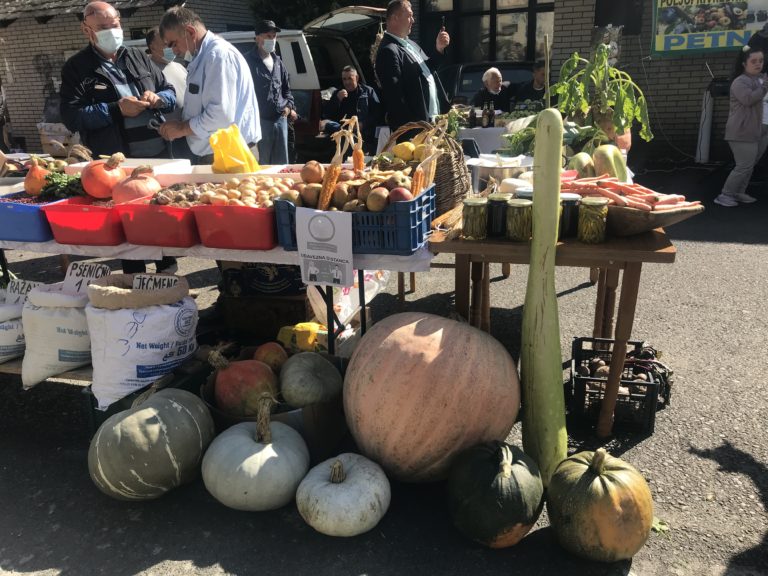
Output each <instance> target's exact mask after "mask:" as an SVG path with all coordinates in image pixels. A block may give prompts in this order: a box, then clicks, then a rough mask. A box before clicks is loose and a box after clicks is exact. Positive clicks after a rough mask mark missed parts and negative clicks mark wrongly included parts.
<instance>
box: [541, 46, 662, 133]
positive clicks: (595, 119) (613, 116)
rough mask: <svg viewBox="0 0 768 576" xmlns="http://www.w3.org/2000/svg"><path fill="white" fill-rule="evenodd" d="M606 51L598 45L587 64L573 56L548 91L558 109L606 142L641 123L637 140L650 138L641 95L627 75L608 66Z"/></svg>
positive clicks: (580, 58) (648, 121)
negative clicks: (600, 134)
mask: <svg viewBox="0 0 768 576" xmlns="http://www.w3.org/2000/svg"><path fill="white" fill-rule="evenodd" d="M608 54H609V47H608V45H607V44H600V45H599V46H598V47H597V48H596V49H595V51H594V53H593V55H592V58H591V59H590V60H585V59H584V58H582V57H581V56H579V54H578V52H574V53H573V55H571V57H570V58H569V59H568V60H566V61H565V63H563V66H562V68H561V69H560V80H559V82H557V84H555V85H553V86H552V88H551V92H552V94H555V95H557V97H558V104H557V107H558V108H559V109H560V112H562V114H563V115H564V116H566V117H570V118H571V119H573V120H575V121H576V122H578V123H580V124H585V125H587V124H592V125H594V126H596V127H598V128H600V129H601V130H602V131H603V132H605V134H606V135H608V137H609V138H613V137H614V135H616V134H619V135H621V134H624V132H625V131H626V130H628V129H630V128H631V127H632V122H633V121H635V120H636V121H637V122H639V123H640V137H641V138H642V139H643V140H646V141H650V140H651V139H652V138H653V133H652V132H651V127H650V120H649V117H648V105H647V102H646V100H645V95H644V94H643V91H642V90H640V88H639V87H638V85H637V84H635V83H634V82H633V81H632V78H631V77H630V76H629V74H627V73H626V72H623V71H621V70H619V69H618V68H614V67H613V66H611V65H610V64H609V63H608Z"/></svg>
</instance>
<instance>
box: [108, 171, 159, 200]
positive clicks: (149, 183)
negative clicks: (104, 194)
mask: <svg viewBox="0 0 768 576" xmlns="http://www.w3.org/2000/svg"><path fill="white" fill-rule="evenodd" d="M161 188H162V186H160V183H159V182H158V181H157V180H155V172H154V171H153V170H152V166H147V165H142V166H137V167H136V168H134V169H133V172H131V175H130V176H128V178H124V179H123V180H120V182H118V183H117V184H115V186H114V188H112V200H113V201H114V202H115V204H123V203H125V202H130V201H131V200H136V199H138V198H145V197H146V196H152V195H153V194H155V193H157V192H159V191H160V190H161Z"/></svg>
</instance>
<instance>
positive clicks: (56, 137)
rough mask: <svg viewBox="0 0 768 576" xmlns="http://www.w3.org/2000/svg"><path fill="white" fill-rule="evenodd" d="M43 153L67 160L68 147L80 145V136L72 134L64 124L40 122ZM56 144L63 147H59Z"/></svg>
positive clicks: (38, 128)
mask: <svg viewBox="0 0 768 576" xmlns="http://www.w3.org/2000/svg"><path fill="white" fill-rule="evenodd" d="M37 131H38V133H39V134H40V144H41V145H42V148H43V152H44V153H46V154H50V155H51V156H53V157H55V158H66V157H67V151H68V147H69V146H71V145H73V144H79V143H80V134H78V133H77V132H74V133H73V132H70V131H69V130H68V129H67V127H66V126H64V124H55V123H50V122H40V123H39V124H38V125H37ZM54 142H58V143H60V144H62V145H63V147H61V146H57V145H56V144H54Z"/></svg>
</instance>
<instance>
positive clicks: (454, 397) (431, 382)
mask: <svg viewBox="0 0 768 576" xmlns="http://www.w3.org/2000/svg"><path fill="white" fill-rule="evenodd" d="M519 406H520V385H519V382H518V376H517V369H516V367H515V363H514V361H513V360H512V357H511V356H510V355H509V353H508V352H507V350H506V349H505V348H504V346H502V345H501V344H500V343H499V342H498V341H497V340H495V339H494V338H493V337H491V336H490V335H488V334H486V333H485V332H482V331H480V330H477V329H476V328H472V327H471V326H469V325H468V324H464V323H460V322H456V321H454V320H449V319H447V318H443V317H440V316H435V315H432V314H424V313H416V312H411V313H404V314H395V315H392V316H390V317H388V318H385V319H384V320H382V321H381V322H378V323H377V324H375V325H374V326H373V327H372V328H371V329H370V330H369V331H368V332H367V333H366V335H365V336H364V337H363V339H362V341H361V342H360V344H359V345H358V347H357V348H356V350H355V352H354V354H353V355H352V358H351V360H350V364H349V367H348V368H347V372H346V377H345V380H344V411H345V413H346V418H347V424H348V425H349V429H350V431H351V432H352V435H353V437H354V439H355V440H356V442H357V445H358V446H359V447H360V450H361V451H362V452H363V454H365V455H366V456H368V457H369V458H370V459H372V460H374V461H375V462H378V463H379V464H381V465H382V466H383V467H384V470H386V471H387V473H388V474H390V475H392V476H393V477H395V478H397V479H400V480H404V481H411V482H424V481H432V480H437V479H440V478H442V477H444V476H445V475H446V473H447V469H448V466H449V465H450V463H451V459H452V458H453V456H454V455H455V454H457V453H458V452H461V451H462V450H464V449H466V448H468V447H470V446H474V445H476V444H479V443H481V442H486V441H491V440H504V439H505V438H506V437H507V434H508V433H509V430H510V429H511V428H512V426H513V425H514V423H515V418H516V417H517V412H518V409H519Z"/></svg>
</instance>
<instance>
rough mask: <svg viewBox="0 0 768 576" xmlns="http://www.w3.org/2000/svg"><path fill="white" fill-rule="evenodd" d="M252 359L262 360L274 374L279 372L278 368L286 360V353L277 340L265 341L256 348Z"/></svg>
mask: <svg viewBox="0 0 768 576" xmlns="http://www.w3.org/2000/svg"><path fill="white" fill-rule="evenodd" d="M253 359H254V360H259V361H260V362H264V364H266V365H267V366H269V367H270V368H272V371H273V372H274V373H275V374H280V368H282V367H283V364H285V361H286V360H288V353H287V352H286V351H285V348H283V346H282V345H281V344H280V343H279V342H267V343H266V344H262V345H261V346H259V347H258V348H256V351H255V352H254V353H253Z"/></svg>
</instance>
